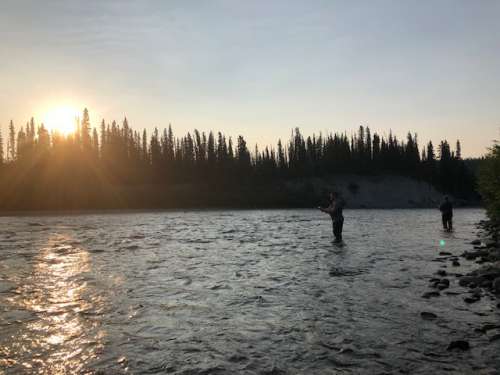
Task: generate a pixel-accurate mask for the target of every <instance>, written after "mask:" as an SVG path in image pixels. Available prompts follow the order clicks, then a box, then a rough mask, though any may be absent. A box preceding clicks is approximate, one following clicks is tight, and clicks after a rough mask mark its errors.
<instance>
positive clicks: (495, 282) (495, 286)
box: [491, 277, 500, 293]
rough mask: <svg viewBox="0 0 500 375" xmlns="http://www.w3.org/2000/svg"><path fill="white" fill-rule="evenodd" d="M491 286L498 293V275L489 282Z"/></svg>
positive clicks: (499, 281) (499, 289) (499, 287)
mask: <svg viewBox="0 0 500 375" xmlns="http://www.w3.org/2000/svg"><path fill="white" fill-rule="evenodd" d="M491 288H492V289H493V291H494V292H495V293H500V277H497V278H496V279H495V280H493V282H492V283H491Z"/></svg>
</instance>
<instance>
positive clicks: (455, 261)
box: [451, 260, 460, 267]
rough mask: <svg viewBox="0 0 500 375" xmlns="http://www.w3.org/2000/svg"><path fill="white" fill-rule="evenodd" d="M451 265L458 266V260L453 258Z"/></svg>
mask: <svg viewBox="0 0 500 375" xmlns="http://www.w3.org/2000/svg"><path fill="white" fill-rule="evenodd" d="M451 265H452V266H453V267H460V262H459V261H458V260H454V261H453V263H452V264H451Z"/></svg>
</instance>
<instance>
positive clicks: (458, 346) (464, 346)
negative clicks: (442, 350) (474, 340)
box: [446, 340, 470, 351]
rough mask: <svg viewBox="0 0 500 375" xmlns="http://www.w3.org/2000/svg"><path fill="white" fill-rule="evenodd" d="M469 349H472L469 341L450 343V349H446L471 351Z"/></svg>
mask: <svg viewBox="0 0 500 375" xmlns="http://www.w3.org/2000/svg"><path fill="white" fill-rule="evenodd" d="M469 349H470V345H469V342H468V341H465V340H456V341H452V342H450V345H448V349H446V350H462V351H465V350H469Z"/></svg>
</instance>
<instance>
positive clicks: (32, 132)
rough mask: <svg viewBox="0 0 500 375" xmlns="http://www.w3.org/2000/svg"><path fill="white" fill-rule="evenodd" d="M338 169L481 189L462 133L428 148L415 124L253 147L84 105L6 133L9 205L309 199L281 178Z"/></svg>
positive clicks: (4, 188)
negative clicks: (400, 132)
mask: <svg viewBox="0 0 500 375" xmlns="http://www.w3.org/2000/svg"><path fill="white" fill-rule="evenodd" d="M4 142H5V143H6V147H4ZM4 150H5V153H4ZM339 174H363V175H380V174H394V175H402V176H409V177H413V178H417V179H422V180H425V181H428V182H430V183H431V184H433V185H434V186H436V187H437V188H438V189H440V190H441V191H443V192H446V193H450V194H453V195H455V196H458V197H463V198H467V197H469V196H470V195H471V194H472V192H473V190H474V178H473V176H472V174H471V173H470V172H468V170H467V168H466V166H465V163H464V161H463V160H462V157H461V147H460V142H459V141H457V142H456V145H455V147H454V150H452V148H451V146H450V145H449V143H448V142H447V141H442V142H441V143H440V144H439V145H438V146H437V147H435V146H434V145H433V144H432V142H429V143H428V144H427V145H425V146H424V147H423V148H422V150H420V147H419V144H418V141H417V135H416V134H415V135H414V134H411V133H408V135H407V137H406V139H405V140H399V139H397V138H396V136H394V135H392V134H391V133H389V135H388V136H386V137H383V136H380V135H379V134H377V133H373V134H372V133H371V130H370V128H368V127H363V126H361V127H360V128H359V130H358V132H357V134H356V135H351V136H348V135H347V134H345V133H343V134H340V133H331V134H325V135H321V134H320V135H318V136H316V135H312V136H308V137H304V136H303V135H302V134H301V133H300V130H299V129H298V128H297V129H295V130H294V131H293V132H292V134H291V137H290V139H289V140H288V142H286V143H282V141H281V140H278V143H277V146H276V147H265V148H263V149H261V150H259V149H258V148H257V146H255V148H254V149H252V150H251V149H250V148H249V146H248V145H247V143H246V141H245V139H244V138H243V136H238V137H237V138H235V139H234V140H233V139H232V138H231V137H227V136H226V135H224V134H222V133H220V132H218V133H214V132H209V133H208V134H206V133H200V132H199V131H197V130H194V131H193V132H192V133H187V134H186V135H185V136H182V137H175V136H174V133H173V131H172V127H171V126H170V125H169V126H168V128H167V129H163V130H159V129H157V128H155V129H154V130H153V131H152V134H147V132H146V130H143V131H142V132H138V131H137V130H134V129H132V128H131V127H130V125H129V123H128V121H127V119H126V118H125V119H124V120H123V122H122V123H121V124H118V123H116V122H115V121H113V122H112V123H110V124H109V123H106V122H105V121H104V120H103V121H102V122H101V124H100V126H99V127H94V128H93V127H91V124H90V119H89V113H88V111H87V110H86V109H85V110H84V112H83V116H82V118H81V119H80V120H78V121H77V127H76V131H75V132H74V133H72V134H69V135H66V136H63V135H62V134H60V133H58V132H55V131H53V132H49V131H48V130H47V129H46V128H45V127H44V125H43V124H41V125H37V124H35V121H34V119H31V120H30V121H29V122H28V123H27V124H26V125H25V126H23V127H20V128H18V129H17V130H16V127H15V126H14V124H13V123H12V121H11V122H10V126H9V132H8V135H7V138H6V139H5V138H2V135H1V134H0V209H4V210H6V209H61V208H66V209H73V208H110V207H120V208H124V207H131V208H132V207H144V208H151V207H158V208H160V207H179V206H190V207H191V206H198V207H200V206H253V205H257V206H287V205H299V206H300V205H304V206H306V205H309V204H311V203H312V204H314V202H312V201H310V200H308V199H305V200H300V199H299V201H290V200H288V199H287V197H283V194H280V191H279V190H280V186H281V185H280V184H279V181H285V180H291V179H305V178H312V177H323V176H331V175H339ZM271 191H272V192H271Z"/></svg>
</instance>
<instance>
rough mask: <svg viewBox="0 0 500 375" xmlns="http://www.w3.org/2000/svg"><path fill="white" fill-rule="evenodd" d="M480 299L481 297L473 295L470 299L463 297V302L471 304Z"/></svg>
mask: <svg viewBox="0 0 500 375" xmlns="http://www.w3.org/2000/svg"><path fill="white" fill-rule="evenodd" d="M480 299H481V297H479V296H476V295H474V296H471V297H465V298H464V302H465V303H468V304H471V303H475V302H477V301H479V300H480Z"/></svg>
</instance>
